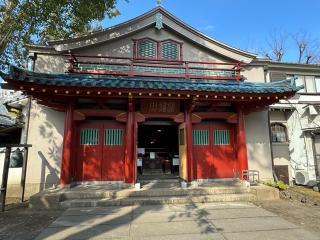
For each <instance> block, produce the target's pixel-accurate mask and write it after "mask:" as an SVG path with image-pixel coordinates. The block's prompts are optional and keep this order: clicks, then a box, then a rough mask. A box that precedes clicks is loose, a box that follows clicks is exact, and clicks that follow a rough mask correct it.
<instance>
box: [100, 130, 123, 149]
mask: <svg viewBox="0 0 320 240" xmlns="http://www.w3.org/2000/svg"><path fill="white" fill-rule="evenodd" d="M122 143H123V130H122V129H117V128H107V129H105V130H104V144H105V145H122Z"/></svg>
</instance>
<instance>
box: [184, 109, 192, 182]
mask: <svg viewBox="0 0 320 240" xmlns="http://www.w3.org/2000/svg"><path fill="white" fill-rule="evenodd" d="M191 112H192V106H191V104H187V105H186V108H185V129H186V130H185V132H186V152H187V180H188V182H191V181H192V180H193V149H192V117H191Z"/></svg>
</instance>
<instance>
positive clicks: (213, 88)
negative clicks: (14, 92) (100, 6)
mask: <svg viewBox="0 0 320 240" xmlns="http://www.w3.org/2000/svg"><path fill="white" fill-rule="evenodd" d="M4 78H5V79H9V81H10V79H11V80H15V81H21V82H26V83H35V84H43V85H51V86H69V87H103V88H125V89H154V90H176V91H179V90H181V91H201V92H205V91H207V92H235V93H236V92H239V93H284V92H297V91H299V90H300V89H302V88H303V86H296V83H295V78H291V79H286V80H282V81H276V82H271V83H256V82H247V81H235V80H202V79H197V80H194V79H178V78H160V77H137V76H135V77H128V76H114V75H89V74H73V73H37V72H31V71H28V70H24V69H20V68H17V67H13V66H12V67H11V68H10V71H9V74H7V75H4Z"/></svg>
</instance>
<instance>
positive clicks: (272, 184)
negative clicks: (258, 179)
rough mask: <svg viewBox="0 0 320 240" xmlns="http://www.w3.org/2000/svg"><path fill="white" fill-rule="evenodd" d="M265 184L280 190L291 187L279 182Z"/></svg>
mask: <svg viewBox="0 0 320 240" xmlns="http://www.w3.org/2000/svg"><path fill="white" fill-rule="evenodd" d="M264 184H265V185H267V186H270V187H275V188H278V189H280V190H285V189H287V188H288V187H289V186H288V184H286V183H284V182H283V181H277V182H274V181H267V182H264Z"/></svg>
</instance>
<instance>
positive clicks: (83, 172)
mask: <svg viewBox="0 0 320 240" xmlns="http://www.w3.org/2000/svg"><path fill="white" fill-rule="evenodd" d="M78 143H79V151H78V159H77V174H76V175H77V179H78V180H80V181H100V180H101V162H102V144H101V143H102V136H101V125H100V124H81V125H80V126H79V132H78ZM76 151H77V150H76Z"/></svg>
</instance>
